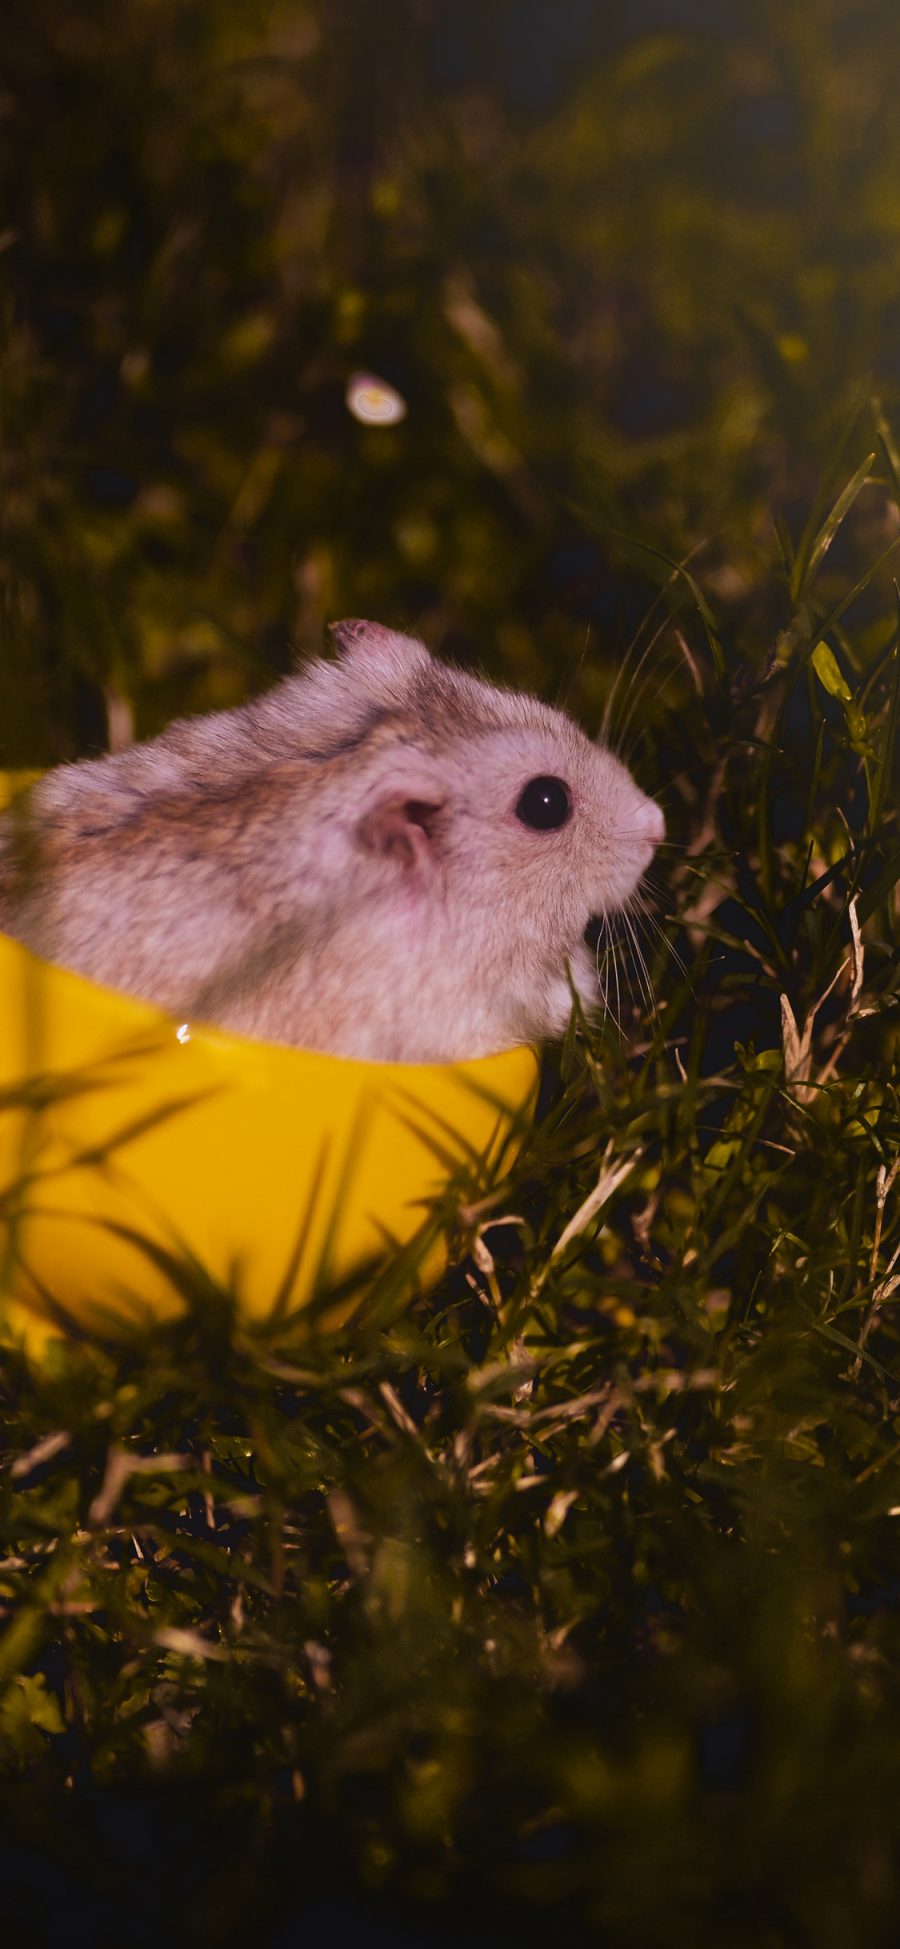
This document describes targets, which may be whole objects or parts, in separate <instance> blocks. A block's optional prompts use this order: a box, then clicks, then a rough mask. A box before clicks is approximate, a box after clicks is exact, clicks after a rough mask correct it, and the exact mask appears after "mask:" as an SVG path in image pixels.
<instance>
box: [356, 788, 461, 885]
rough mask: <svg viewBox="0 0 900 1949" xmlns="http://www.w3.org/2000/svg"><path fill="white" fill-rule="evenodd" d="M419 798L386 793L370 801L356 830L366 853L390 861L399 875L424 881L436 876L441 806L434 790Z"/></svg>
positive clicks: (409, 793)
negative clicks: (435, 837) (437, 839)
mask: <svg viewBox="0 0 900 1949" xmlns="http://www.w3.org/2000/svg"><path fill="white" fill-rule="evenodd" d="M426 789H427V790H428V796H427V797H425V798H417V797H415V796H414V793H413V792H412V791H410V790H409V789H403V788H402V787H401V788H399V789H398V788H396V787H395V788H394V789H393V790H391V789H389V788H388V789H385V790H383V791H381V792H379V793H377V794H375V795H373V797H372V798H371V800H370V802H369V804H368V805H367V806H366V808H365V810H364V811H363V813H362V815H361V817H360V819H359V822H358V824H357V827H356V838H357V843H358V844H359V845H360V846H361V847H362V848H363V850H364V851H365V852H367V853H375V854H377V856H378V857H379V858H380V859H384V860H389V861H391V862H392V864H393V865H394V866H396V868H397V870H398V872H400V873H402V874H403V875H404V876H406V875H414V876H415V877H416V878H417V879H420V880H425V879H429V878H430V877H431V874H432V873H433V872H434V869H435V864H436V859H435V849H434V834H435V826H436V823H437V819H438V815H439V813H440V811H441V802H440V800H439V798H437V797H436V795H435V793H434V790H433V788H432V787H430V786H429V787H427V788H426Z"/></svg>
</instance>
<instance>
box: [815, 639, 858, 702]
mask: <svg viewBox="0 0 900 1949" xmlns="http://www.w3.org/2000/svg"><path fill="white" fill-rule="evenodd" d="M810 662H811V663H812V667H813V669H814V671H815V673H816V676H817V677H818V679H819V682H820V684H821V685H822V688H823V690H827V692H828V695H829V697H839V698H840V701H841V703H842V704H849V703H851V702H852V700H853V692H852V690H851V689H850V685H849V684H848V682H847V679H846V677H845V676H844V675H843V672H842V671H841V667H840V664H839V663H838V660H837V657H836V656H835V654H834V651H833V650H830V649H829V647H828V644H827V643H817V644H816V647H815V649H814V650H813V653H812V656H811V658H810Z"/></svg>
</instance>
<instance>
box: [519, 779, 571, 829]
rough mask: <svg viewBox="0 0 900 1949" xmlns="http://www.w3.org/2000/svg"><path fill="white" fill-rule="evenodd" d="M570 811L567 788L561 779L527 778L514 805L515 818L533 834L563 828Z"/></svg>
mask: <svg viewBox="0 0 900 1949" xmlns="http://www.w3.org/2000/svg"><path fill="white" fill-rule="evenodd" d="M571 810H572V801H571V799H570V797H569V788H568V786H567V785H564V784H563V782H562V779H561V778H529V780H528V784H527V785H525V786H523V788H522V791H521V792H520V793H519V797H518V801H517V803H516V818H517V819H521V821H522V824H523V826H532V827H533V829H534V831H535V832H553V831H554V830H555V829H556V827H557V826H564V825H565V823H566V820H567V818H568V816H569V813H570V812H571Z"/></svg>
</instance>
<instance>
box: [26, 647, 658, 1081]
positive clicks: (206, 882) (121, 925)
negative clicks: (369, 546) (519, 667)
mask: <svg viewBox="0 0 900 1949" xmlns="http://www.w3.org/2000/svg"><path fill="white" fill-rule="evenodd" d="M334 636H335V641H336V646H337V649H338V659H337V661H334V662H327V661H321V662H316V663H312V664H310V665H307V666H306V667H305V668H301V669H300V670H299V671H298V672H297V673H296V674H295V675H292V676H289V677H287V678H285V679H284V680H283V681H282V682H281V683H280V684H278V685H277V687H276V688H275V689H273V690H271V691H269V692H268V694H267V695H265V696H262V697H260V698H257V699H255V700H254V701H252V702H251V703H248V704H245V705H243V706H241V707H240V708H238V709H236V710H230V711H221V712H216V713H214V714H213V715H211V716H208V717H204V718H197V719H185V720H183V721H181V722H179V723H176V724H173V725H172V726H171V727H170V728H169V729H168V730H167V731H166V732H164V733H163V735H162V736H161V737H158V738H155V739H153V740H152V741H151V742H149V743H147V744H143V745H136V746H134V747H132V748H131V749H129V750H126V751H122V752H119V753H117V754H116V755H114V756H111V757H108V758H100V759H97V760H89V761H85V762H84V763H81V764H76V765H64V766H61V767H60V768H59V769H58V770H56V771H54V772H51V773H50V774H48V776H47V777H46V778H45V779H43V780H41V781H40V782H39V783H38V784H37V785H35V786H34V787H33V788H32V790H31V791H30V793H29V794H28V796H27V800H26V801H25V804H24V808H19V809H16V808H14V809H13V810H12V811H10V812H8V813H7V814H6V815H5V818H4V819H3V820H2V821H0V929H3V930H4V931H6V932H7V933H9V934H12V935H15V936H17V937H18V938H19V939H20V940H22V941H24V942H26V943H27V944H28V946H30V947H31V948H33V949H34V950H35V951H36V952H37V953H38V954H41V955H43V956H45V957H46V958H47V959H49V960H51V961H56V962H60V963H62V964H63V965H65V966H67V967H70V968H74V969H77V970H78V971H80V972H81V973H83V974H86V975H90V976H92V977H93V978H94V979H95V980H98V981H102V982H106V983H108V984H110V985H111V986H113V987H116V988H121V989H124V990H126V991H127V992H129V993H131V994H134V995H140V996H144V997H145V998H147V999H150V1000H153V1001H155V1002H157V1003H159V1004H160V1005H161V1006H162V1007H163V1008H165V1009H167V1010H169V1011H171V1012H172V1013H173V1014H174V1015H175V1016H177V1018H178V1019H179V1020H190V1019H191V1018H192V1017H193V1018H194V1019H195V1020H200V1019H206V1020H208V1021H213V1022H217V1023H219V1024H221V1025H222V1026H224V1027H226V1028H229V1029H234V1030H237V1031H239V1032H241V1033H243V1034H247V1035H253V1036H264V1037H267V1038H269V1039H271V1040H273V1041H277V1042H285V1043H293V1044H297V1045H300V1046H305V1047H307V1048H314V1049H328V1050H333V1051H335V1052H337V1053H340V1054H344V1055H350V1056H362V1057H367V1058H372V1059H379V1058H380V1059H386V1060H392V1061H418V1062H437V1061H444V1060H461V1059H465V1058H468V1057H474V1056H479V1055H485V1054H488V1053H490V1052H492V1051H493V1050H496V1049H501V1048H504V1047H509V1046H510V1045H512V1044H514V1043H517V1042H525V1041H534V1040H538V1039H540V1038H542V1037H545V1036H555V1035H560V1034H561V1033H562V1032H563V1031H564V1029H565V1026H566V1023H567V1021H568V1018H569V1013H570V1005H571V1000H570V990H569V985H568V979H567V966H568V968H569V970H570V971H571V976H572V980H573V981H574V983H575V985H576V987H577V988H578V990H579V993H580V994H581V996H582V998H583V1000H584V1003H585V1005H586V1007H588V1008H591V1007H592V1006H595V1005H596V1002H597V999H598V983H597V974H596V968H595V964H594V957H593V955H592V954H591V953H590V952H589V950H588V949H587V947H586V946H585V942H584V933H585V927H586V925H587V923H588V922H589V921H590V920H591V919H592V917H594V916H596V915H598V914H603V913H610V912H612V911H614V910H615V909H616V908H618V907H620V906H622V905H623V903H624V902H626V901H627V900H628V898H629V896H630V894H631V893H632V892H633V890H634V888H635V886H636V884H637V882H638V880H639V878H640V876H641V874H642V873H643V871H644V869H645V868H646V867H647V866H648V865H649V862H650V859H651V857H652V854H653V851H654V849H655V847H656V845H657V844H658V843H659V841H660V840H661V838H662V836H663V821H662V815H661V813H660V812H659V809H658V807H657V806H656V805H654V803H653V802H652V800H650V799H647V798H645V797H644V795H643V793H642V792H640V791H639V790H638V788H637V786H636V785H635V783H634V781H633V780H632V778H631V777H630V775H629V773H628V771H627V770H626V768H625V766H624V765H622V764H621V763H620V762H619V760H618V759H617V758H616V757H614V756H613V754H612V753H611V752H609V751H607V750H605V749H604V748H603V747H602V746H600V745H596V744H592V743H591V741H590V739H589V738H587V737H586V736H585V735H584V733H583V732H582V731H580V730H579V729H578V727H577V726H576V725H575V724H574V723H573V722H572V720H571V719H570V718H569V717H567V716H566V715H565V714H564V713H563V712H561V711H558V710H553V709H550V708H549V707H548V706H547V705H545V704H542V703H539V702H537V701H536V700H535V699H534V698H532V697H526V696H522V695H520V694H518V693H516V692H512V691H506V690H501V689H498V688H497V687H495V686H494V685H493V684H489V683H486V682H484V681H481V680H479V679H478V678H476V677H472V676H469V675H467V674H465V673H464V672H462V671H459V670H454V669H449V668H447V667H446V666H445V665H443V664H441V663H438V662H437V661H436V659H435V658H434V657H433V656H432V655H431V654H430V653H429V651H428V650H427V649H426V648H425V646H424V644H422V643H419V642H417V641H414V640H413V639H412V638H410V637H407V636H401V635H398V634H396V633H395V632H393V631H391V630H388V629H383V628H381V627H379V626H377V625H375V624H372V623H364V622H349V623H339V624H336V625H335V629H334ZM546 779H549V780H550V781H551V782H552V781H561V782H562V784H563V785H564V786H565V789H566V794H567V797H568V801H569V806H570V809H569V814H568V817H567V818H566V820H565V822H564V823H563V824H561V825H557V826H554V827H553V828H552V829H549V830H536V829H534V827H533V826H532V825H530V824H528V823H523V819H522V816H521V812H519V813H518V814H517V810H516V808H517V806H519V805H520V800H521V794H522V792H523V790H524V788H525V787H526V786H527V785H528V783H529V781H530V780H546Z"/></svg>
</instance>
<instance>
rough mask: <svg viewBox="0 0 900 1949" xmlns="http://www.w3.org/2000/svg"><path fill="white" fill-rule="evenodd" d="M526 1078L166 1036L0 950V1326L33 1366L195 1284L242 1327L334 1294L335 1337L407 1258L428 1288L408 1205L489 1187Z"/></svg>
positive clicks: (530, 1079)
mask: <svg viewBox="0 0 900 1949" xmlns="http://www.w3.org/2000/svg"><path fill="white" fill-rule="evenodd" d="M537 1074H538V1064H537V1056H536V1052H535V1051H534V1050H533V1049H530V1048H518V1049H511V1050H508V1051H506V1052H504V1053H502V1054H500V1055H495V1056H489V1057H485V1058H483V1059H482V1060H479V1061H476V1062H469V1063H460V1064H433V1065H428V1064H421V1065H419V1064H399V1063H368V1062H357V1061H350V1060H347V1059H345V1058H342V1057H339V1056H329V1055H321V1054H316V1053H312V1052H307V1051H304V1050H297V1049H288V1048H281V1047H278V1046H277V1045H275V1044H272V1043H266V1042H254V1041H251V1040H249V1039H247V1038H244V1037H241V1036H234V1035H229V1034H226V1033H224V1032H222V1031H220V1030H218V1029H215V1028H211V1027H208V1026H205V1025H200V1024H194V1023H178V1022H175V1021H173V1020H172V1019H171V1018H170V1017H169V1016H167V1015H164V1014H162V1013H161V1012H160V1011H159V1010H158V1009H156V1008H155V1007H152V1006H150V1005H149V1004H146V1003H143V1002H138V1001H134V1000H132V999H130V998H129V997H126V996H123V995H120V994H117V993H113V992H112V991H111V990H109V989H106V988H101V987H99V986H98V985H97V984H96V983H94V982H91V981H86V980H84V979H83V978H82V977H80V976H78V975H74V974H70V973H68V972H66V971H64V970H62V969H59V968H55V967H52V966H50V965H49V964H48V963H46V962H44V961H40V960H38V959H36V958H35V957H34V956H33V955H31V954H29V953H28V952H27V951H26V950H25V949H24V948H22V947H21V946H20V945H18V944H17V943H16V942H14V941H11V940H10V939H9V938H8V937H7V936H4V935H0V1312H2V1314H3V1315H4V1316H5V1321H6V1324H7V1326H8V1327H10V1328H11V1329H12V1330H13V1332H14V1333H15V1334H17V1335H21V1336H23V1337H24V1338H25V1340H26V1343H27V1344H28V1345H29V1346H30V1347H31V1348H32V1349H33V1350H35V1351H40V1348H41V1347H42V1346H43V1345H44V1344H45V1343H46V1340H47V1338H48V1336H51V1337H52V1336H53V1335H54V1334H61V1333H65V1331H66V1330H67V1327H70V1326H72V1325H75V1326H77V1327H80V1328H87V1329H88V1330H90V1331H101V1332H104V1333H109V1332H115V1331H116V1330H121V1328H122V1326H123V1324H125V1323H126V1322H127V1323H128V1324H129V1325H130V1326H133V1325H135V1324H140V1323H141V1322H146V1321H151V1320H154V1319H162V1318H165V1317H171V1316H173V1315H176V1314H177V1313H179V1312H180V1311H182V1310H183V1308H184V1306H185V1304H186V1303H189V1297H188V1296H189V1293H190V1291H191V1290H196V1287H197V1281H198V1279H201V1280H202V1279H203V1278H204V1277H205V1278H208V1279H209V1280H211V1281H212V1282H214V1283H215V1284H216V1285H217V1286H219V1287H223V1288H226V1289H227V1290H228V1291H230V1292H233V1293H234V1294H235V1295H236V1296H237V1300H238V1304H239V1306H240V1308H241V1310H242V1312H243V1313H244V1315H245V1317H247V1318H248V1319H252V1320H259V1321H262V1320H266V1319H269V1318H273V1317H278V1316H282V1315H284V1314H286V1313H288V1312H293V1311H294V1310H295V1309H297V1308H299V1307H306V1306H308V1305H309V1304H310V1302H312V1301H313V1300H317V1299H318V1298H319V1297H320V1296H321V1295H323V1294H332V1295H333V1294H334V1293H335V1288H336V1287H338V1286H340V1285H341V1284H342V1282H343V1291H342V1293H341V1294H340V1295H339V1296H338V1297H337V1298H334V1299H332V1301H331V1302H330V1303H329V1304H328V1305H327V1307H326V1308H325V1309H324V1311H323V1314H322V1317H323V1319H324V1320H325V1322H326V1323H327V1324H332V1323H333V1324H337V1323H339V1322H340V1321H341V1320H342V1319H346V1318H347V1317H349V1315H350V1314H351V1313H352V1312H353V1310H354V1308H355V1307H356V1305H357V1304H358V1303H359V1298H360V1289H361V1286H360V1282H362V1283H363V1285H364V1281H365V1275H366V1270H367V1269H368V1268H370V1267H371V1266H372V1265H373V1263H375V1262H380V1263H381V1265H382V1266H383V1265H384V1264H385V1263H386V1262H387V1261H388V1260H389V1259H390V1258H391V1257H392V1256H393V1258H394V1259H396V1255H397V1252H398V1249H399V1248H402V1247H409V1246H410V1242H411V1241H418V1247H419V1249H418V1250H417V1251H416V1250H411V1251H410V1260H411V1261H415V1265H414V1268H411V1270H410V1274H409V1278H410V1283H411V1285H412V1286H413V1287H414V1286H415V1285H417V1284H418V1285H423V1284H425V1283H427V1282H428V1280H430V1279H433V1278H434V1276H435V1275H436V1273H437V1272H438V1271H439V1270H440V1267H441V1265H442V1264H443V1262H444V1259H445V1248H444V1247H443V1244H442V1242H441V1239H440V1237H439V1236H438V1233H437V1231H436V1228H435V1227H434V1225H432V1226H431V1228H430V1230H429V1226H428V1213H429V1207H430V1206H432V1204H433V1202H434V1200H435V1198H439V1197H440V1194H441V1192H442V1191H444V1190H446V1188H447V1186H448V1184H449V1183H450V1180H451V1178H453V1177H454V1176H455V1174H456V1173H457V1172H460V1171H463V1172H466V1173H467V1174H468V1182H469V1184H470V1185H471V1187H472V1188H473V1189H480V1190H482V1191H484V1190H487V1188H488V1187H489V1186H490V1185H491V1184H493V1183H494V1182H496V1180H497V1178H498V1176H500V1175H502V1172H503V1171H504V1170H505V1169H507V1168H508V1166H509V1163H510V1162H511V1160H512V1158H513V1157H514V1155H515V1152H516V1151H517V1149H518V1147H519V1143H520V1141H521V1136H522V1134H523V1132H524V1130H525V1128H526V1127H527V1122H528V1119H529V1117H530V1114H531V1110H532V1107H533V1103H534V1097H535V1092H536V1087H537ZM354 1280H356V1281H357V1285H356V1288H355V1290H351V1285H352V1282H353V1281H354ZM310 1317H311V1318H312V1317H315V1314H311V1316H310Z"/></svg>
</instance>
